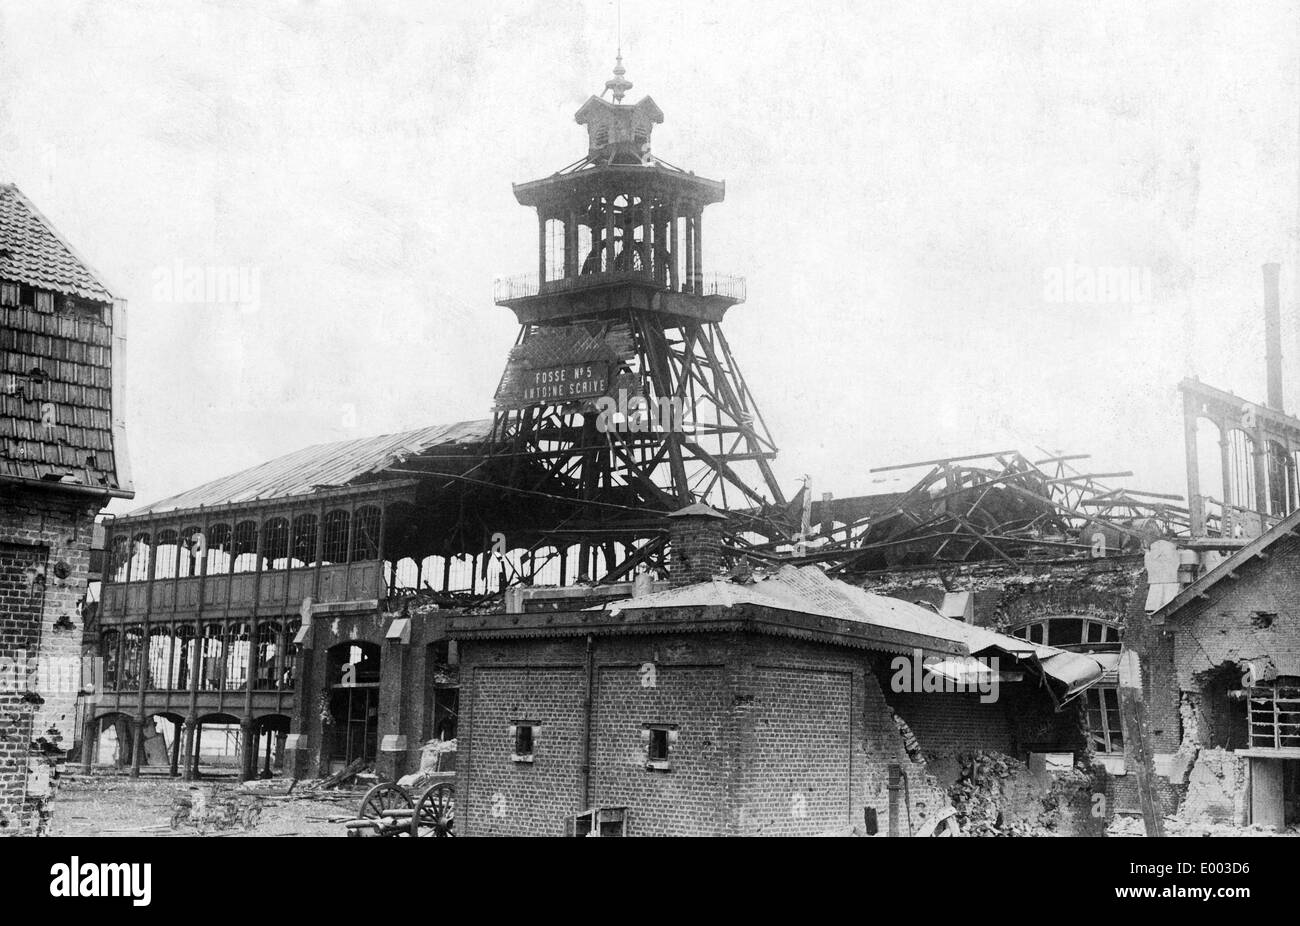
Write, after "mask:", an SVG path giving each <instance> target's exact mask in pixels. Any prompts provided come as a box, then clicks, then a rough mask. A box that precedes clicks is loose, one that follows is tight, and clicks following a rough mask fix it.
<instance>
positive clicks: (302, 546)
mask: <svg viewBox="0 0 1300 926" xmlns="http://www.w3.org/2000/svg"><path fill="white" fill-rule="evenodd" d="M290 555H291V556H292V557H293V560H294V566H295V567H296V566H306V565H309V564H311V563H314V562H316V515H314V514H300V515H298V517H296V518H294V519H293V548H292V551H291V553H290Z"/></svg>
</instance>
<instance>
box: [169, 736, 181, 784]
mask: <svg viewBox="0 0 1300 926" xmlns="http://www.w3.org/2000/svg"><path fill="white" fill-rule="evenodd" d="M172 726H173V727H174V729H173V730H172V762H171V767H170V768H169V769H168V774H169V775H171V777H172V778H175V777H176V776H177V775H178V774H179V773H180V762H181V739H182V738H183V734H182V732H181V730H182V727H183V726H184V725H183V724H172Z"/></svg>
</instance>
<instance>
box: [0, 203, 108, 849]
mask: <svg viewBox="0 0 1300 926" xmlns="http://www.w3.org/2000/svg"><path fill="white" fill-rule="evenodd" d="M0 318H2V322H3V323H2V324H0V356H2V357H3V361H2V362H3V369H2V370H0V377H3V382H2V383H0V386H2V387H3V388H2V389H0V406H2V411H3V414H0V659H2V660H3V661H4V665H3V680H2V681H3V685H2V686H0V834H15V833H18V834H28V833H39V832H41V831H42V830H43V827H44V822H45V820H46V819H47V816H48V807H47V802H48V800H49V798H50V797H51V796H52V794H53V790H54V779H55V777H56V776H57V774H58V772H59V769H60V767H61V764H62V762H63V759H64V756H65V754H66V752H67V750H68V749H69V748H70V747H71V745H72V743H73V740H74V737H75V732H76V713H77V709H78V707H77V695H78V691H79V689H80V688H81V685H82V676H81V655H82V641H83V627H82V614H81V605H82V602H83V600H84V598H85V595H86V580H87V571H88V568H89V558H90V547H91V541H92V535H93V532H94V519H95V515H96V514H97V513H98V512H99V511H100V509H101V508H102V507H103V506H104V505H105V504H106V503H107V502H108V500H109V499H110V498H113V497H119V498H130V497H131V494H132V493H131V481H130V475H129V470H128V464H127V456H126V447H125V443H124V439H123V431H122V427H121V418H120V416H121V414H122V390H121V383H122V372H123V363H124V359H125V358H124V344H125V302H124V301H123V300H121V299H116V298H114V296H113V295H112V294H111V293H110V291H109V289H108V287H107V286H105V285H104V283H103V281H102V280H101V279H100V277H99V276H98V275H97V274H96V273H95V271H94V270H92V269H91V268H90V266H89V265H88V264H87V263H86V262H85V261H84V260H83V259H82V258H81V257H80V256H79V255H78V254H77V252H76V251H75V250H74V249H73V248H72V246H71V245H70V244H68V242H67V241H66V240H65V239H64V238H63V237H62V236H61V235H60V234H59V233H58V232H57V231H56V230H55V229H54V227H53V225H51V224H50V222H49V221H48V220H47V219H46V218H45V217H44V216H43V215H41V213H40V212H39V211H38V210H37V209H36V207H35V206H34V205H33V204H32V203H31V201H30V200H28V199H27V197H26V196H24V195H23V194H22V192H20V191H19V190H18V188H17V187H15V186H12V185H0Z"/></svg>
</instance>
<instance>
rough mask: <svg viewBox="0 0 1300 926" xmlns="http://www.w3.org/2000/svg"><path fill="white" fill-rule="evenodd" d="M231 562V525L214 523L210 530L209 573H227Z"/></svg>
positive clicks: (215, 574) (217, 574) (218, 574)
mask: <svg viewBox="0 0 1300 926" xmlns="http://www.w3.org/2000/svg"><path fill="white" fill-rule="evenodd" d="M230 562H231V560H230V525H229V524H224V523H223V524H213V525H212V527H211V528H210V529H209V530H208V575H210V576H224V575H226V574H227V573H229V572H230Z"/></svg>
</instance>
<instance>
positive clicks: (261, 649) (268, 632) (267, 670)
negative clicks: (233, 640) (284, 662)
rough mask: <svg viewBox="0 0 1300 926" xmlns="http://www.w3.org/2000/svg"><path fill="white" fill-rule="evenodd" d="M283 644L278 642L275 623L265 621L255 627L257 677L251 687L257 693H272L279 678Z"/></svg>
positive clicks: (278, 636)
mask: <svg viewBox="0 0 1300 926" xmlns="http://www.w3.org/2000/svg"><path fill="white" fill-rule="evenodd" d="M282 648H283V644H282V643H281V640H280V625H279V624H278V623H276V622H275V621H266V622H264V623H261V624H258V625H257V675H256V678H255V679H254V681H253V687H254V688H256V689H258V690H259V691H274V690H275V687H276V681H277V680H278V679H279V677H280V670H279V664H280V662H281V658H280V657H281V655H282Z"/></svg>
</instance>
